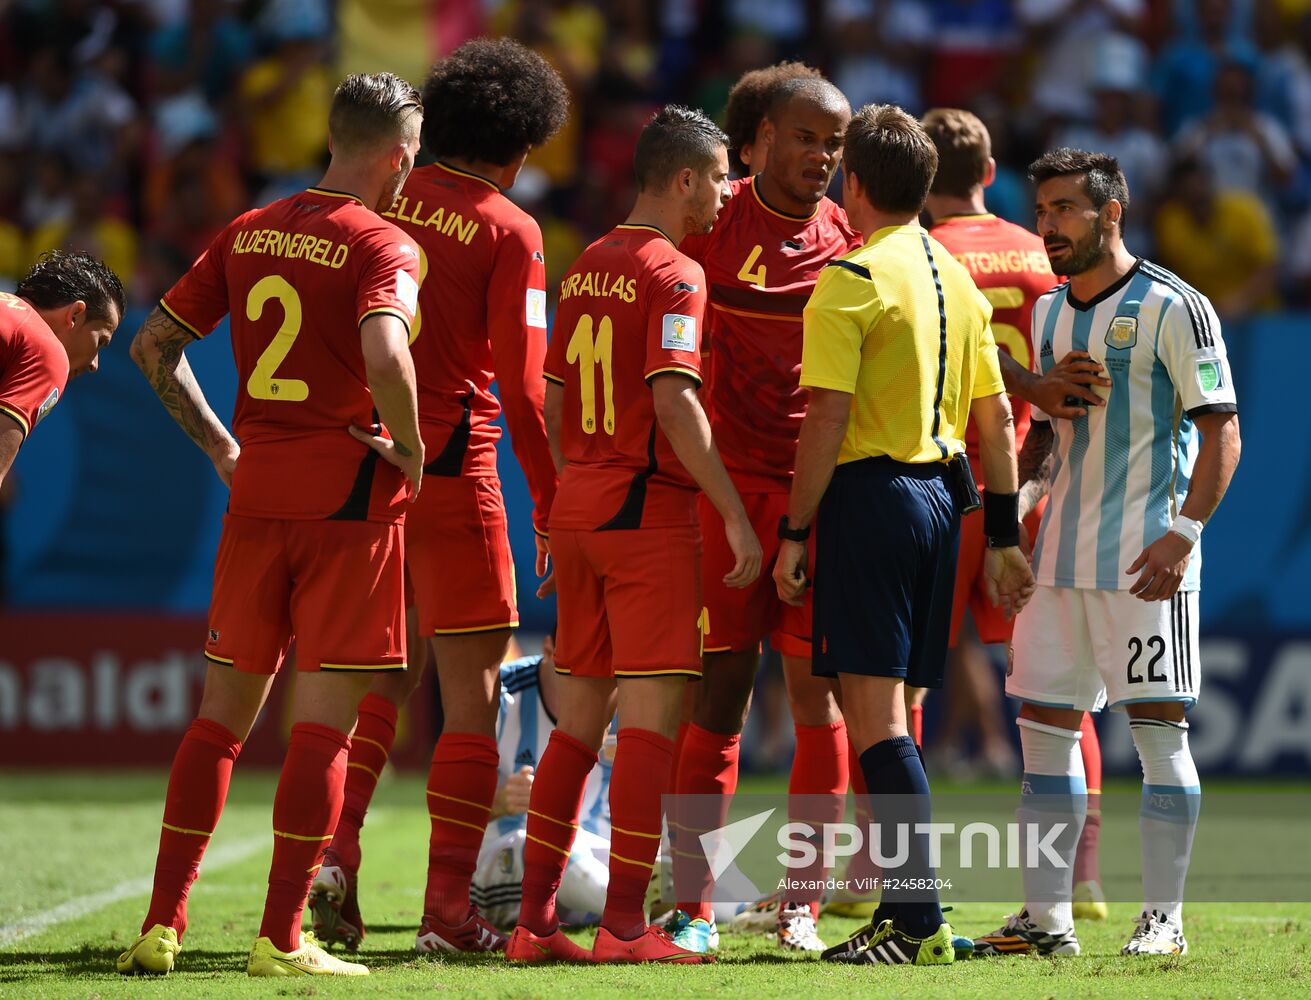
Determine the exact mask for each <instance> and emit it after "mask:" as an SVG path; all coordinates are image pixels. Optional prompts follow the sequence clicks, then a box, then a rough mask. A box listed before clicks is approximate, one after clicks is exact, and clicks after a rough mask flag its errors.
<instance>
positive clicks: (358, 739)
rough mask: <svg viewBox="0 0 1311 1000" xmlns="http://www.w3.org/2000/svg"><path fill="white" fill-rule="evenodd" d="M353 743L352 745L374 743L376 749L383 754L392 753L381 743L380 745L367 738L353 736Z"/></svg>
mask: <svg viewBox="0 0 1311 1000" xmlns="http://www.w3.org/2000/svg"><path fill="white" fill-rule="evenodd" d="M351 742H352V743H372V744H373V745H374V746H375V747H377V748H378V749H379V750H381V751H382V752H383V753H390V751H389V750H388V749H387V748H386V747H385V746H383V745H382V744H381V743H379V742H378V741H377V740H371V739H369V738H368V737H367V736H352V737H351Z"/></svg>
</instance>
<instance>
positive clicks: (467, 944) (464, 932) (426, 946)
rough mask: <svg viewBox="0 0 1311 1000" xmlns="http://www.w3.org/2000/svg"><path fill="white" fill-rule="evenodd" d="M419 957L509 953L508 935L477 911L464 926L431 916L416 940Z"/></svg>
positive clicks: (424, 916) (420, 926) (423, 924)
mask: <svg viewBox="0 0 1311 1000" xmlns="http://www.w3.org/2000/svg"><path fill="white" fill-rule="evenodd" d="M414 950H415V951H417V952H418V953H419V954H421V955H422V954H427V953H429V952H434V951H467V952H480V951H505V935H504V934H502V933H501V932H500V931H498V930H497V929H496V928H495V927H493V926H492V925H491V924H489V923H488V922H487V921H486V920H484V919H483V915H482V914H481V913H479V912H478V911H477V910H474V911H473V912H472V913H470V914H469V918H468V919H467V920H466V921H465V922H464V923H462V924H459V925H457V926H454V927H452V926H451V925H450V924H444V923H442V922H441V921H440V920H438V919H437V918H436V917H434V916H432V915H431V914H428V913H425V914H424V915H423V923H422V924H420V925H419V933H418V935H417V936H416V937H415V940H414Z"/></svg>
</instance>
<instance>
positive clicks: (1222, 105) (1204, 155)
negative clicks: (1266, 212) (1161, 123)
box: [1174, 61, 1297, 202]
mask: <svg viewBox="0 0 1311 1000" xmlns="http://www.w3.org/2000/svg"><path fill="white" fill-rule="evenodd" d="M1253 97H1254V95H1253V80H1252V71H1251V70H1250V69H1248V67H1247V66H1246V65H1244V64H1243V63H1241V62H1237V61H1230V62H1227V63H1225V64H1224V65H1223V66H1221V67H1220V70H1219V72H1218V74H1217V75H1216V79H1215V106H1214V107H1213V108H1212V109H1211V111H1210V112H1208V113H1207V114H1206V115H1204V116H1203V117H1201V118H1199V119H1198V120H1197V121H1195V122H1193V123H1192V124H1191V125H1188V126H1186V127H1185V128H1184V129H1183V131H1181V132H1180V133H1179V135H1178V136H1177V137H1176V138H1175V141H1174V150H1175V155H1176V156H1180V157H1190V156H1196V157H1199V158H1200V159H1202V160H1204V161H1205V162H1206V164H1207V165H1208V166H1209V167H1210V169H1211V173H1212V175H1213V177H1214V179H1215V185H1216V187H1217V188H1218V189H1219V190H1221V191H1247V192H1249V193H1251V194H1255V195H1262V194H1267V195H1268V194H1269V193H1270V192H1271V190H1272V189H1276V190H1277V189H1281V188H1283V187H1284V185H1285V184H1287V183H1288V181H1289V180H1291V179H1292V177H1293V173H1294V171H1295V170H1296V168H1297V153H1296V152H1295V151H1294V150H1293V144H1292V142H1291V141H1290V140H1289V137H1288V133H1287V132H1286V131H1285V130H1284V127H1283V126H1282V125H1280V124H1279V122H1277V121H1276V120H1275V119H1273V118H1271V117H1270V116H1269V115H1267V114H1264V113H1262V112H1260V111H1258V110H1257V109H1256V106H1255V101H1254V99H1253ZM1267 201H1268V202H1269V201H1273V199H1271V198H1269V197H1267Z"/></svg>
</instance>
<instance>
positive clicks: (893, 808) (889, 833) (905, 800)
mask: <svg viewBox="0 0 1311 1000" xmlns="http://www.w3.org/2000/svg"><path fill="white" fill-rule="evenodd" d="M860 769H861V771H862V772H864V775H865V784H866V787H868V788H869V790H870V799H871V806H872V808H873V812H874V822H875V823H876V824H877V825H878V829H879V849H880V854H881V855H882V856H883V857H884V858H887V859H892V858H895V857H896V856H897V852H898V848H899V846H900V844H899V842H901V843H907V846H908V847H909V854H908V857H907V859H906V861H905V863H903V864H902V865H900V866H899V867H898V868H896V869H895V870H885V871H884V873H883V874H884V876H885V878H895V879H896V880H898V881H899V882H903V883H904V882H906V881H908V880H909V881H911V882H912V884H914V882H915V880H920V879H927V880H928V882H927V883H921V884H927V885H929V886H932V885H933V881H932V880H933V878H934V872H933V869H932V868H931V867H930V866H929V837H928V834H917V833H915V832H914V830H915V825H916V824H919V823H928V822H929V821H930V819H931V815H932V803H931V802H930V800H929V779H928V777H927V776H926V775H925V773H924V764H923V763H922V762H921V760H920V755H919V751H918V750H917V749H916V747H915V741H914V740H912V739H911V738H910V737H909V736H897V737H894V738H893V739H890V740H883V741H882V742H881V743H875V744H874V745H873V746H872V747H870V748H869V749H867V750H865V751H864V752H863V753H862V754H861V755H860ZM898 827H902V828H903V829H902V830H899V829H898ZM903 831H904V832H903ZM885 919H891V920H892V922H893V924H894V925H895V926H896V927H897V929H898V930H900V931H903V932H905V933H906V934H909V935H910V936H911V937H915V938H922V937H928V936H929V935H930V934H932V933H933V932H934V931H936V930H937V929H938V928H939V927H940V926H941V925H942V923H943V917H942V908H941V907H940V906H939V905H938V892H937V890H936V889H932V888H930V889H922V888H911V889H907V888H903V887H901V886H889V887H887V888H884V890H883V898H882V901H881V902H880V903H879V908H878V910H877V911H876V912H875V915H874V923H875V925H876V926H877V925H878V923H879V921H880V920H885Z"/></svg>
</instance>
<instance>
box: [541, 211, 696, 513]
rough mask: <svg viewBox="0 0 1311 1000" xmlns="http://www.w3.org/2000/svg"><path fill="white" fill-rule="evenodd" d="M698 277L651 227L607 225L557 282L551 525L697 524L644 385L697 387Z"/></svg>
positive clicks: (692, 497)
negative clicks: (556, 465) (657, 381)
mask: <svg viewBox="0 0 1311 1000" xmlns="http://www.w3.org/2000/svg"><path fill="white" fill-rule="evenodd" d="M705 306H706V292H705V275H704V274H703V273H702V271H701V267H700V266H699V265H698V264H697V263H696V262H695V261H693V260H690V259H688V258H687V257H685V256H684V255H683V254H681V253H679V252H678V249H677V248H676V247H675V246H674V244H673V243H672V242H670V240H669V238H668V237H667V236H665V234H664V233H662V232H661V231H660V230H659V229H656V228H654V227H652V226H630V225H623V226H617V227H615V228H614V229H612V230H611V231H610V232H609V233H607V234H606V235H605V236H602V237H601V238H600V239H599V240H597V241H596V242H595V243H593V244H592V245H591V246H590V247H588V248H587V249H586V250H584V251H583V255H582V256H581V257H579V258H578V260H576V261H575V262H574V265H573V267H571V268H570V269H569V272H568V273H567V274H566V275H565V276H564V280H563V281H562V282H561V283H560V305H559V308H558V310H557V311H556V315H555V327H554V331H553V333H552V335H551V345H550V347H549V348H548V350H547V353H546V369H545V374H546V377H547V378H548V379H550V380H551V381H552V382H556V383H558V384H559V385H561V386H563V387H564V413H563V415H562V418H561V419H562V428H561V432H560V437H561V446H562V448H563V450H564V456H565V458H566V459H567V461H568V465H566V466H565V470H564V473H563V475H561V477H560V489H559V491H558V492H557V494H556V498H555V505H554V506H553V507H552V508H551V527H553V528H573V529H583V530H610V529H623V528H646V527H669V526H673V525H688V524H696V523H697V515H696V494H697V486H696V483H695V482H694V481H693V479H692V477H691V476H690V475H688V473H687V470H686V469H684V468H683V466H682V465H681V464H680V463H679V461H678V459H677V458H676V457H675V455H674V450H673V448H672V447H671V446H670V444H669V441H668V439H667V438H666V437H665V435H664V433H663V432H662V431H661V430H660V426H659V424H658V423H657V422H656V416H655V403H654V400H653V399H652V395H651V386H650V382H651V380H652V379H654V378H656V377H658V376H659V375H661V374H662V373H667V372H677V373H679V374H682V375H687V376H689V377H691V378H692V379H694V380H695V381H696V382H697V384H700V382H701V329H702V324H703V321H704V318H705Z"/></svg>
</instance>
